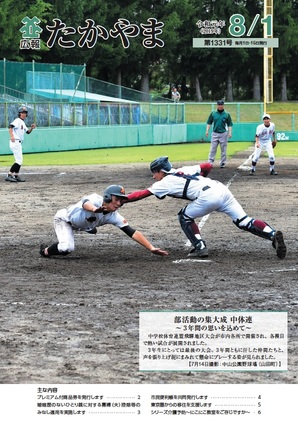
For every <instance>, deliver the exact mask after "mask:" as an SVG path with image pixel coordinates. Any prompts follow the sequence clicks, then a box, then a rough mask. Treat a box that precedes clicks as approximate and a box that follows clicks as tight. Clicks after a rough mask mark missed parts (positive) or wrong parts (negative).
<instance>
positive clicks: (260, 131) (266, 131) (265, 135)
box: [256, 122, 275, 143]
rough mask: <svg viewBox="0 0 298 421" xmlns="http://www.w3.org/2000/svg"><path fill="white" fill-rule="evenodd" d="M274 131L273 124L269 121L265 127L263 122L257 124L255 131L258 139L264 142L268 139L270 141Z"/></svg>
mask: <svg viewBox="0 0 298 421" xmlns="http://www.w3.org/2000/svg"><path fill="white" fill-rule="evenodd" d="M274 132H275V124H274V123H272V122H270V124H269V126H268V127H266V126H265V124H264V123H262V124H259V125H258V127H257V131H256V136H258V138H259V141H260V142H263V143H266V142H268V140H270V141H271V139H272V137H273V134H274Z"/></svg>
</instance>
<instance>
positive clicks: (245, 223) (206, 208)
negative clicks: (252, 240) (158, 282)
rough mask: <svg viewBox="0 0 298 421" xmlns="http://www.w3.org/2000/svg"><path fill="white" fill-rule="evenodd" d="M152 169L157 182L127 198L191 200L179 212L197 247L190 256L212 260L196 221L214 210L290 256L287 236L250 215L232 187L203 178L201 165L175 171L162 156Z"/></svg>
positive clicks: (156, 160)
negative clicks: (285, 239)
mask: <svg viewBox="0 0 298 421" xmlns="http://www.w3.org/2000/svg"><path fill="white" fill-rule="evenodd" d="M150 170H151V172H152V173H153V179H154V181H155V182H154V183H153V184H152V185H151V186H150V187H148V189H145V190H140V191H135V192H133V193H131V194H128V195H127V198H128V200H129V202H135V201H136V200H141V199H144V198H145V197H148V196H150V195H154V196H156V197H157V198H158V199H164V198H165V197H166V196H170V197H174V198H177V199H185V200H189V201H190V203H189V204H188V205H187V206H185V207H184V208H182V209H181V210H180V212H179V213H178V219H179V222H180V225H181V228H182V231H183V232H184V234H185V235H186V237H187V238H188V239H189V241H190V242H191V244H192V245H193V247H194V249H193V250H192V251H191V252H190V253H189V255H188V257H208V249H207V247H206V243H205V241H204V240H203V239H202V237H201V234H200V230H199V227H198V225H197V224H196V223H195V218H201V217H203V216H205V215H207V214H209V213H211V212H214V211H216V212H223V213H225V214H226V215H228V216H229V217H230V218H231V219H232V221H233V223H234V224H235V225H236V227H238V228H240V229H241V230H244V231H248V232H250V233H251V234H254V235H257V236H259V237H262V238H264V239H266V240H269V241H271V243H272V246H273V248H274V249H275V250H276V254H277V257H279V258H280V259H283V258H284V257H285V256H286V251H287V248H286V245H285V242H284V239H283V233H282V232H281V231H276V230H275V229H274V228H272V227H271V226H270V225H268V224H267V223H266V222H264V221H262V220H260V219H253V218H251V217H250V216H248V215H247V214H246V213H245V212H244V210H243V208H242V206H241V205H240V204H239V203H238V201H237V200H236V198H235V197H234V196H233V194H232V193H231V191H230V190H229V189H228V187H227V186H225V185H224V184H222V183H220V182H219V181H216V180H211V178H208V177H203V176H202V175H201V169H200V166H199V165H194V166H191V167H182V168H179V169H174V168H172V164H171V163H170V162H169V161H168V157H167V156H162V157H160V158H157V159H155V160H154V161H153V162H151V164H150Z"/></svg>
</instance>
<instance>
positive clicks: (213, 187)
mask: <svg viewBox="0 0 298 421" xmlns="http://www.w3.org/2000/svg"><path fill="white" fill-rule="evenodd" d="M198 167H200V166H199V165H195V166H192V167H182V168H179V169H177V170H171V172H170V173H169V174H168V175H167V176H166V177H164V178H163V179H162V180H160V181H156V182H155V183H153V185H152V186H151V187H149V188H148V190H149V191H150V192H151V193H152V194H154V195H155V196H156V197H158V198H159V199H163V198H164V197H165V196H170V197H176V198H181V199H183V198H184V199H188V200H191V203H190V204H189V205H187V206H186V208H185V210H184V213H185V214H186V215H187V216H188V217H190V218H192V219H195V218H198V217H203V216H205V215H207V214H209V213H210V212H213V211H216V212H224V213H226V214H227V215H229V216H230V217H231V218H232V220H233V221H236V220H237V219H238V220H240V219H242V218H244V217H245V216H246V213H245V212H244V210H243V209H242V206H241V205H240V204H239V203H238V202H237V200H236V199H235V197H234V196H233V195H232V193H231V192H230V190H229V189H228V188H227V187H226V186H225V185H224V184H222V183H220V182H219V181H216V180H211V178H208V177H203V176H199V175H196V178H197V179H191V180H190V181H189V183H188V180H187V178H184V177H183V176H182V174H184V175H194V174H198V173H199V172H200V170H199V171H198ZM172 173H173V174H172ZM179 173H180V174H181V176H179V175H174V174H179ZM187 184H188V187H186V186H187ZM243 222H244V221H243Z"/></svg>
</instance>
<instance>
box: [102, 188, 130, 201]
mask: <svg viewBox="0 0 298 421" xmlns="http://www.w3.org/2000/svg"><path fill="white" fill-rule="evenodd" d="M112 196H116V197H120V198H122V199H127V196H126V195H125V190H124V187H122V186H119V185H118V184H113V185H111V186H109V187H107V188H106V189H105V191H104V194H103V200H104V202H105V203H110V202H111V201H112Z"/></svg>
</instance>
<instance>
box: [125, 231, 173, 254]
mask: <svg viewBox="0 0 298 421" xmlns="http://www.w3.org/2000/svg"><path fill="white" fill-rule="evenodd" d="M121 230H122V231H123V232H125V234H126V235H128V236H129V237H131V238H132V239H133V240H134V241H136V242H137V243H139V244H140V245H141V246H143V247H145V248H146V249H147V250H149V251H151V253H153V254H157V255H159V256H167V255H168V252H167V251H165V250H162V249H160V248H157V247H154V246H153V245H152V244H151V243H150V241H148V240H147V238H146V237H145V236H144V235H143V234H142V233H141V232H140V231H137V230H135V229H134V228H132V227H131V226H130V225H126V226H125V227H123V228H121Z"/></svg>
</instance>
